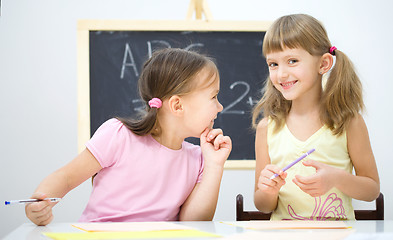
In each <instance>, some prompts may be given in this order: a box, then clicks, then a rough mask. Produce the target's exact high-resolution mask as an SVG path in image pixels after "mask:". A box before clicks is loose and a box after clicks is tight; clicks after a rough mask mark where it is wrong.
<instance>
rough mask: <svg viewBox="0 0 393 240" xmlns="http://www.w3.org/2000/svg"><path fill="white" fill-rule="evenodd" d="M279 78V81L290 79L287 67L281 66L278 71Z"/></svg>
mask: <svg viewBox="0 0 393 240" xmlns="http://www.w3.org/2000/svg"><path fill="white" fill-rule="evenodd" d="M277 76H278V78H279V79H287V78H288V72H287V69H286V68H285V67H282V66H280V67H279V68H278V70H277Z"/></svg>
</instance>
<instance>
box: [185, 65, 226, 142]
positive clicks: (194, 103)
mask: <svg viewBox="0 0 393 240" xmlns="http://www.w3.org/2000/svg"><path fill="white" fill-rule="evenodd" d="M194 81H197V82H198V85H197V87H196V88H195V90H193V91H192V92H191V93H189V94H187V95H185V96H183V97H182V102H183V108H184V109H183V110H184V126H185V131H187V133H190V136H192V137H198V138H199V137H200V135H201V133H202V132H203V131H204V130H205V129H206V128H210V129H211V128H212V127H213V124H214V119H216V118H217V114H218V113H219V112H221V111H222V109H223V106H222V105H221V103H220V102H219V101H218V98H217V95H218V92H219V91H220V79H219V77H218V74H214V75H213V76H211V71H210V69H208V68H204V69H202V71H201V72H200V73H199V74H198V75H197V76H196V79H194ZM206 83H211V84H209V86H206Z"/></svg>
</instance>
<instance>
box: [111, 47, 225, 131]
mask: <svg viewBox="0 0 393 240" xmlns="http://www.w3.org/2000/svg"><path fill="white" fill-rule="evenodd" d="M206 67H207V68H208V69H209V70H210V74H211V76H214V75H218V69H217V67H216V65H215V63H214V60H213V59H212V58H210V57H207V56H204V55H202V54H199V53H197V52H193V51H187V50H182V49H178V48H166V49H162V50H158V51H156V52H154V53H153V54H152V57H151V58H150V59H148V60H147V61H146V62H145V63H144V65H143V68H142V73H141V76H140V78H139V80H138V88H139V94H140V97H141V99H142V100H143V101H144V102H145V110H144V111H143V112H142V113H141V114H139V116H137V117H136V118H135V117H128V118H120V117H118V119H119V120H120V121H121V122H123V124H124V125H125V126H127V127H128V128H129V129H130V130H131V131H132V132H133V133H135V134H137V135H140V136H143V135H146V134H159V133H160V132H161V130H160V126H159V123H158V119H157V112H158V111H160V109H157V108H150V106H149V105H148V101H149V100H151V99H152V98H159V99H161V100H162V101H164V100H165V99H168V98H170V97H171V96H173V95H185V94H188V93H190V92H191V91H192V90H194V89H195V88H196V86H199V85H200V83H198V82H196V81H194V79H195V76H196V75H197V74H198V73H199V72H200V71H201V70H202V69H204V68H206Z"/></svg>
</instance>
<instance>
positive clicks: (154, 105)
mask: <svg viewBox="0 0 393 240" xmlns="http://www.w3.org/2000/svg"><path fill="white" fill-rule="evenodd" d="M149 106H150V107H151V108H160V107H161V106H162V101H161V99H159V98H152V99H151V100H150V101H149Z"/></svg>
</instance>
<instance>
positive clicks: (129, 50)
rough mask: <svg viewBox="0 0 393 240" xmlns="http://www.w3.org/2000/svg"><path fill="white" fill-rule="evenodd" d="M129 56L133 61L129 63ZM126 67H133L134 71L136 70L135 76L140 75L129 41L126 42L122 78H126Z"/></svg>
mask: <svg viewBox="0 0 393 240" xmlns="http://www.w3.org/2000/svg"><path fill="white" fill-rule="evenodd" d="M127 56H129V57H130V60H131V63H129V62H128V63H127ZM126 67H133V69H134V72H135V76H136V77H138V76H139V74H138V69H137V68H136V63H135V60H134V56H132V51H131V48H130V45H128V43H126V47H125V50H124V57H123V65H122V67H121V73H120V79H123V78H124V70H125V69H126Z"/></svg>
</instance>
